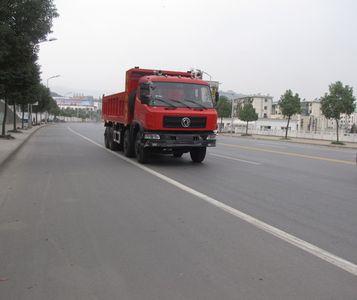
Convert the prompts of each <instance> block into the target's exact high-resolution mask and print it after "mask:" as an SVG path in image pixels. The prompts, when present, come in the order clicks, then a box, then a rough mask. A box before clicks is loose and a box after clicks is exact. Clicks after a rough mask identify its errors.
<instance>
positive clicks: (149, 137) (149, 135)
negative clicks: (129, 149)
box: [144, 133, 160, 140]
mask: <svg viewBox="0 0 357 300" xmlns="http://www.w3.org/2000/svg"><path fill="white" fill-rule="evenodd" d="M144 139H145V140H159V139H160V135H159V134H157V133H145V134H144Z"/></svg>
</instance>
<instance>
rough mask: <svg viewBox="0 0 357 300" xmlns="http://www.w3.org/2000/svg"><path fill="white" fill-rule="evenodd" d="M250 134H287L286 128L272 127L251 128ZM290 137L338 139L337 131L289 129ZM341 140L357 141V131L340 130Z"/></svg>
mask: <svg viewBox="0 0 357 300" xmlns="http://www.w3.org/2000/svg"><path fill="white" fill-rule="evenodd" d="M235 133H243V134H244V133H245V128H240V127H236V128H235ZM248 133H249V134H257V135H271V136H281V137H284V136H285V130H279V129H271V130H260V129H250V128H249V130H248ZM288 137H290V138H303V139H316V140H327V141H335V140H336V131H335V132H303V131H297V130H293V131H288ZM339 140H340V141H341V142H352V143H357V134H356V133H346V132H345V131H344V130H340V131H339Z"/></svg>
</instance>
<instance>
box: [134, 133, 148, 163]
mask: <svg viewBox="0 0 357 300" xmlns="http://www.w3.org/2000/svg"><path fill="white" fill-rule="evenodd" d="M142 136H143V135H142V133H141V132H140V131H139V132H138V133H137V134H136V137H135V154H136V159H137V160H138V162H139V163H141V164H145V163H147V161H148V159H149V153H148V151H147V149H145V148H144V147H143V145H142V144H141V139H142Z"/></svg>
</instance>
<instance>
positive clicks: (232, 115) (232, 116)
mask: <svg viewBox="0 0 357 300" xmlns="http://www.w3.org/2000/svg"><path fill="white" fill-rule="evenodd" d="M233 112H234V94H232V112H231V118H232V120H231V133H232V135H233V122H234V114H233Z"/></svg>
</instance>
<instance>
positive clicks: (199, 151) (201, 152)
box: [190, 147, 206, 163]
mask: <svg viewBox="0 0 357 300" xmlns="http://www.w3.org/2000/svg"><path fill="white" fill-rule="evenodd" d="M190 156H191V159H192V161H193V162H194V163H201V162H203V160H204V159H205V157H206V147H199V148H193V149H192V150H191V151H190Z"/></svg>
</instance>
